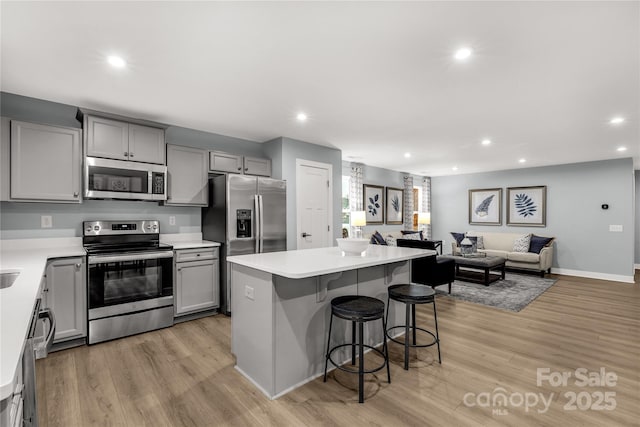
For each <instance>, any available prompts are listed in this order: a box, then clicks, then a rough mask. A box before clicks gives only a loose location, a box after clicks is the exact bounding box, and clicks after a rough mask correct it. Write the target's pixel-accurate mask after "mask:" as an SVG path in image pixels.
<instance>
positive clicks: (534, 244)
mask: <svg viewBox="0 0 640 427" xmlns="http://www.w3.org/2000/svg"><path fill="white" fill-rule="evenodd" d="M553 239H554V237H542V236H536V235H535V234H532V235H531V243H529V252H533V253H534V254H539V253H540V251H541V250H542V248H544V247H545V246H549V245H550V244H551V243H552V242H553Z"/></svg>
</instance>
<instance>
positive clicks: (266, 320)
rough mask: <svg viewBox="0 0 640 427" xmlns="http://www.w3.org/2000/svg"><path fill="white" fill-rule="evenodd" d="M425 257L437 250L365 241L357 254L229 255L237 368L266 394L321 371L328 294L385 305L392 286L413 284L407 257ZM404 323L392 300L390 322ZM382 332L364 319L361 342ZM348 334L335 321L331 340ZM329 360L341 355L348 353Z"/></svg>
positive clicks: (377, 339)
mask: <svg viewBox="0 0 640 427" xmlns="http://www.w3.org/2000/svg"><path fill="white" fill-rule="evenodd" d="M430 255H435V251H432V250H422V249H412V248H399V247H390V246H377V245H369V247H368V249H367V251H366V252H365V254H364V255H362V256H345V255H344V254H343V253H342V251H341V250H340V249H339V248H337V247H331V248H317V249H306V250H296V251H286V252H271V253H261V254H252V255H239V256H230V257H228V258H227V261H228V262H229V263H230V270H231V274H230V281H231V295H232V296H233V298H232V299H231V350H232V352H233V353H234V355H235V356H236V369H237V370H238V371H239V372H240V373H242V374H243V375H244V376H245V377H247V378H248V379H249V380H250V381H251V382H252V383H253V384H254V385H255V386H256V387H258V388H259V389H260V390H261V391H262V392H263V393H264V394H265V395H267V396H268V397H269V398H271V399H276V398H278V397H280V396H282V395H284V394H286V393H288V392H289V391H291V390H293V389H295V388H297V387H299V386H301V385H303V384H304V383H306V382H308V381H310V380H312V379H314V378H316V377H318V376H319V375H322V373H323V372H324V362H325V351H326V344H327V332H328V330H329V319H330V317H331V306H330V303H331V300H332V299H333V298H335V297H338V296H342V295H365V296H370V297H375V298H378V299H380V300H382V301H384V302H385V304H386V303H387V288H388V287H389V286H390V285H394V284H401V283H410V277H411V262H410V260H411V259H414V258H421V257H425V256H430ZM403 323H404V307H402V306H401V305H400V304H393V303H392V304H391V307H390V311H389V326H392V325H400V324H403ZM383 337H384V334H383V331H382V325H381V324H380V323H378V322H369V323H367V324H366V325H365V339H366V344H368V345H372V346H377V345H380V344H381V343H382V340H383ZM350 340H351V327H350V324H349V323H348V322H346V321H343V322H339V321H335V320H334V323H333V332H332V343H337V342H345V343H346V342H350ZM340 351H342V352H340ZM334 358H335V360H342V361H346V360H348V359H349V358H350V351H349V350H347V349H346V348H344V349H342V350H339V351H338V352H336V353H334Z"/></svg>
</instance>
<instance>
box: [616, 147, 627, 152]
mask: <svg viewBox="0 0 640 427" xmlns="http://www.w3.org/2000/svg"><path fill="white" fill-rule="evenodd" d="M616 151H619V152H621V153H622V152H623V151H627V147H618V148H617V149H616Z"/></svg>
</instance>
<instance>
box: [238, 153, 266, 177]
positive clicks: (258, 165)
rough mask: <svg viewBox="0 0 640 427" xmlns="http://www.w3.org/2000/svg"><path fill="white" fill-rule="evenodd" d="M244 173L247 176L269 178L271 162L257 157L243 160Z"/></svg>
mask: <svg viewBox="0 0 640 427" xmlns="http://www.w3.org/2000/svg"><path fill="white" fill-rule="evenodd" d="M243 171H244V173H245V174H247V175H258V176H269V177H270V176H271V160H270V159H261V158H258V157H245V158H244V169H243Z"/></svg>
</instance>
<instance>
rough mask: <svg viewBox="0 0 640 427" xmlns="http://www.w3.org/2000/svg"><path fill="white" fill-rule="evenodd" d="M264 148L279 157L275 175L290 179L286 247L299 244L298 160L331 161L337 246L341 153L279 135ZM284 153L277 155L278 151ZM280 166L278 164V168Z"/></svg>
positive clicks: (338, 235) (339, 218) (289, 248)
mask: <svg viewBox="0 0 640 427" xmlns="http://www.w3.org/2000/svg"><path fill="white" fill-rule="evenodd" d="M265 150H266V151H267V152H269V153H271V154H272V155H271V156H270V157H272V158H274V159H279V161H276V162H274V164H272V166H274V165H275V167H273V176H274V178H278V179H284V180H285V181H287V249H288V250H291V249H296V248H297V246H298V243H297V215H296V159H304V160H311V161H314V162H320V163H328V164H330V165H331V167H332V175H333V176H332V178H333V188H334V191H333V195H332V196H333V200H332V203H333V233H332V234H333V238H332V242H331V245H332V246H335V245H336V241H335V239H336V238H337V237H340V236H341V234H342V232H341V227H340V224H341V208H340V199H341V197H342V193H341V186H342V180H341V176H342V152H341V151H340V150H336V149H335V148H330V147H324V146H320V145H315V144H309V143H306V142H303V141H297V140H295V139H291V138H277V139H275V140H272V141H269V142H267V143H266V144H265ZM278 152H280V153H281V155H280V156H278V155H277V153H278ZM278 166H279V167H278Z"/></svg>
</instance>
